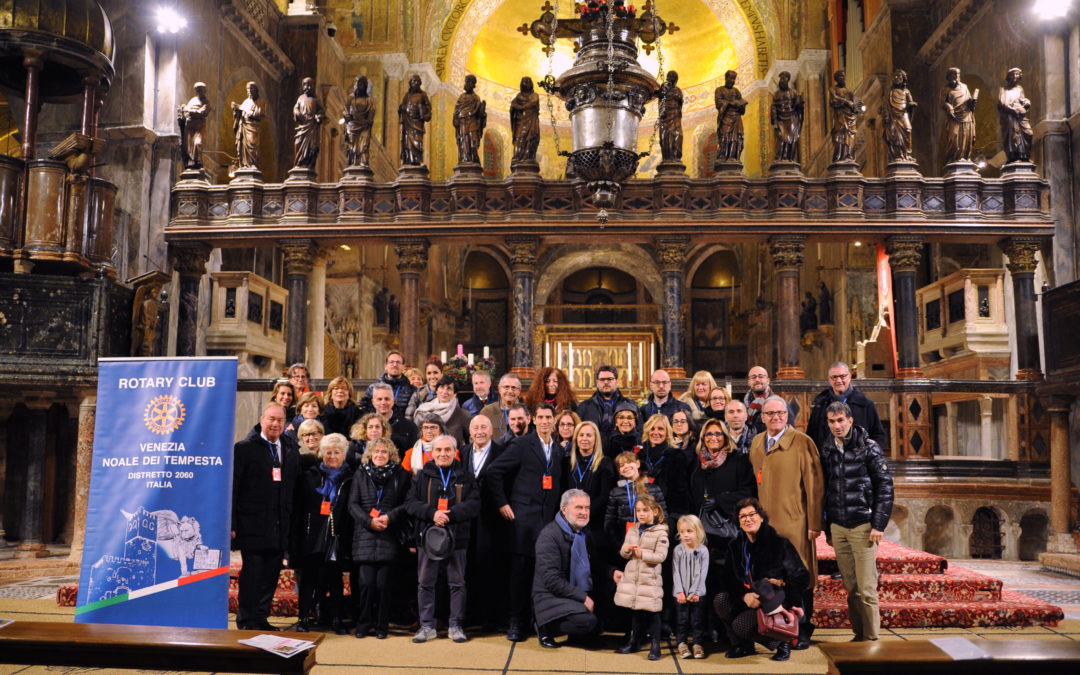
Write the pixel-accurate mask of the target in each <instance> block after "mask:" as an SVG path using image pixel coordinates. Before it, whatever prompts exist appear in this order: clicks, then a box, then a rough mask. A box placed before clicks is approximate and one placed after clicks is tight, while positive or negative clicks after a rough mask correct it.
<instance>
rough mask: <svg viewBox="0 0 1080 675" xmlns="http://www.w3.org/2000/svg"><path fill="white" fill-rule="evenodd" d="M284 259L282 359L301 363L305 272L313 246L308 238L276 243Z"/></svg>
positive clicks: (304, 354)
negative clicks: (285, 289) (285, 302)
mask: <svg viewBox="0 0 1080 675" xmlns="http://www.w3.org/2000/svg"><path fill="white" fill-rule="evenodd" d="M280 244H281V252H282V254H283V256H284V258H285V284H286V286H287V287H288V289H289V304H288V307H287V309H286V314H285V361H286V362H287V363H288V364H289V365H292V364H294V363H305V362H306V359H307V337H308V322H307V306H308V274H310V273H311V263H312V259H313V258H314V257H315V247H314V246H313V245H312V242H311V240H310V239H284V240H282V241H281V242H280Z"/></svg>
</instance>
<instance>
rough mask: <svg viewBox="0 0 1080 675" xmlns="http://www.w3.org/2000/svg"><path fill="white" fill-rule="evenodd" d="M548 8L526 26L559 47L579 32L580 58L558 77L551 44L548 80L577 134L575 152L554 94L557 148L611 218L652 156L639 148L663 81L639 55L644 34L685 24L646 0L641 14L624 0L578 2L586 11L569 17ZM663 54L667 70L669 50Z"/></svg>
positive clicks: (651, 38) (652, 37) (651, 37)
mask: <svg viewBox="0 0 1080 675" xmlns="http://www.w3.org/2000/svg"><path fill="white" fill-rule="evenodd" d="M541 9H542V10H543V14H542V15H541V17H540V19H537V20H536V21H533V22H532V25H531V26H525V25H523V26H522V27H521V28H519V30H520V31H521V32H522V33H531V34H532V35H533V37H535V38H537V39H539V40H540V41H541V42H542V43H543V44H544V45H545V50H549V49H553V45H554V43H555V40H556V39H557V38H558V37H573V38H577V39H578V52H577V56H576V57H575V60H574V64H573V66H571V67H570V68H569V69H567V70H566V71H565V72H563V73H561V74H560V75H559V76H558V78H556V77H555V74H554V57H553V54H552V52H551V51H548V75H547V77H545V78H544V80H543V81H542V82H541V86H542V87H543V88H544V89H545V90H546V91H547V92H548V93H549V94H554V95H557V96H558V97H559V98H560V99H562V100H564V101H565V102H566V108H567V110H568V111H569V112H570V128H571V138H572V141H573V143H572V148H573V150H572V151H571V152H569V153H566V152H563V151H562V148H561V143H560V142H559V141H560V139H559V137H558V131H557V124H556V122H555V115H554V103H553V102H552V101H551V100H550V99H549V101H548V113H549V116H550V117H551V123H552V131H553V134H554V135H555V140H556V151H557V152H559V154H561V155H568V156H569V161H568V168H569V169H572V170H573V173H574V175H575V176H576V177H577V178H580V179H582V180H584V181H585V183H586V185H587V187H588V188H589V190H591V191H592V192H593V203H594V204H595V205H596V207H597V208H598V209H599V211H598V213H597V219H598V221H599V222H600V224H601V226H603V224H604V223H605V222H606V221H607V218H608V213H607V209H609V208H611V207H612V206H614V204H615V203H616V199H617V197H618V194H619V192H620V191H621V189H622V184H623V183H624V182H625V181H626V180H629V179H630V178H632V177H633V176H634V174H635V173H636V172H637V166H638V162H639V161H640V159H641V157H643V156H646V153H640V152H639V151H638V149H637V148H638V134H637V131H638V127H639V126H640V123H641V117H642V115H643V114H644V112H645V104H646V103H647V102H648V101H649V100H650V99H652V98H653V97H654V96H656V95H657V91H658V90H659V88H660V86H659V82H658V81H657V78H654V77H653V76H652V74H651V73H649V72H647V71H646V70H644V69H643V68H642V67H641V65H640V64H639V63H638V61H637V41H638V40H639V39H640V40H641V41H642V43H645V44H651V43H655V42H656V41H657V39H658V38H659V37H660V36H661V35H663V34H664V33H665V32H668V31H669V30H677V27H676V26H674V25H671V24H667V23H666V22H664V21H663V20H662V19H660V17H658V16H656V13H655V11H654V4H653V2H647V3H646V5H645V7H644V10H643V13H642V16H641V17H637V16H635V14H634V10H633V9H632V8H629V9H628V8H627V7H626V6H625V5H624V3H623V2H622V0H588V2H587V4H582V5H578V6H576V9H577V10H578V13H579V14H580V15H581V16H580V18H577V19H567V20H563V21H559V20H558V18H557V17H556V16H555V13H553V11H552V10H553V9H554V10H555V12H557V11H558V5H556V6H555V7H552V5H551V4H550V3H545V5H544V7H543V8H541ZM601 22H602V23H601ZM556 33H558V35H557V34H556ZM659 60H660V67H661V75H662V68H663V54H662V53H661V54H660V56H659ZM657 133H658V128H654V129H653V139H651V140H650V143H649V146H650V152H651V151H652V150H653V149H654V147H655V136H656V134H657Z"/></svg>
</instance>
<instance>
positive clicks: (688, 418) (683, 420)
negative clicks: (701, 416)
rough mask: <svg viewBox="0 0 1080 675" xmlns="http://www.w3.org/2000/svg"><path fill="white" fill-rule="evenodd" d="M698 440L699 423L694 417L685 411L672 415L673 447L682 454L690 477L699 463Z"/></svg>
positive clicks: (678, 411)
mask: <svg viewBox="0 0 1080 675" xmlns="http://www.w3.org/2000/svg"><path fill="white" fill-rule="evenodd" d="M698 438H699V436H698V423H697V422H695V421H694V415H693V414H692V413H688V412H686V411H685V410H676V411H675V412H674V413H673V414H672V415H671V445H672V447H674V448H677V449H678V450H679V452H681V453H682V456H683V461H685V462H686V472H687V474H688V475H689V473H690V472H691V471H692V470H693V469H694V464H696V463H697V445H698Z"/></svg>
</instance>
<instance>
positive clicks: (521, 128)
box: [510, 77, 540, 164]
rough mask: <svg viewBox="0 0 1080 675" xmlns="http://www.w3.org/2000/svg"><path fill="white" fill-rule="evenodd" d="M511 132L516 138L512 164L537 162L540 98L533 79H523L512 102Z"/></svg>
mask: <svg viewBox="0 0 1080 675" xmlns="http://www.w3.org/2000/svg"><path fill="white" fill-rule="evenodd" d="M510 131H511V134H512V135H513V138H514V157H513V160H512V162H511V164H513V163H514V162H530V163H532V162H536V149H537V147H539V146H540V96H539V95H538V94H537V93H536V91H534V89H533V81H532V78H531V77H523V78H521V90H520V91H519V92H518V94H517V96H515V97H514V100H512V101H510Z"/></svg>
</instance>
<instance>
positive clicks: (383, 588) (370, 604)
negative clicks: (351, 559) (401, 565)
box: [352, 562, 394, 632]
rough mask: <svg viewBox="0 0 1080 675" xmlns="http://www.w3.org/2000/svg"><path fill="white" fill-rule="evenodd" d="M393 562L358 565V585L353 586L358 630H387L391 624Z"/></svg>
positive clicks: (362, 563)
mask: <svg viewBox="0 0 1080 675" xmlns="http://www.w3.org/2000/svg"><path fill="white" fill-rule="evenodd" d="M393 570H394V564H393V563H392V562H361V563H359V564H357V566H356V578H357V582H356V586H353V589H352V591H353V602H354V607H355V610H354V612H353V613H354V614H355V615H356V630H358V631H363V632H367V631H369V630H371V629H372V628H374V629H375V630H381V631H385V630H387V629H388V628H389V626H390V591H391V590H392V589H391V581H390V575H391V574H392V573H393Z"/></svg>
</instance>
